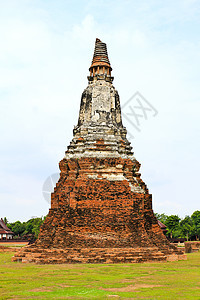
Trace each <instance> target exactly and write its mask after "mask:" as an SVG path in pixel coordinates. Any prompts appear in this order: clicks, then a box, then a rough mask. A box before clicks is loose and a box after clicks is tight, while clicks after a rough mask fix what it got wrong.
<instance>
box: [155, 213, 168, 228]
mask: <svg viewBox="0 0 200 300" xmlns="http://www.w3.org/2000/svg"><path fill="white" fill-rule="evenodd" d="M155 216H156V218H157V220H159V221H160V222H162V223H163V224H165V222H166V220H167V218H168V216H167V215H166V214H164V213H162V214H158V213H155ZM165 225H166V224H165Z"/></svg>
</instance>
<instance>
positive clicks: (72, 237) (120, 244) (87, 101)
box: [13, 39, 186, 263]
mask: <svg viewBox="0 0 200 300" xmlns="http://www.w3.org/2000/svg"><path fill="white" fill-rule="evenodd" d="M111 70H112V69H111V66H110V62H109V60H108V57H107V48H106V45H105V44H104V43H102V42H101V41H100V40H99V39H97V40H96V45H95V53H94V58H93V62H92V65H91V67H90V76H89V77H88V82H89V85H88V87H87V88H86V89H85V90H84V92H83V94H82V98H81V106H80V113H79V120H78V125H77V126H76V127H75V128H74V136H73V139H72V141H71V143H70V145H69V146H68V150H67V151H66V155H65V157H64V159H63V160H61V162H60V164H59V166H60V171H61V173H60V179H59V181H58V183H57V185H56V187H55V190H54V193H53V194H52V199H51V208H50V210H49V214H48V216H47V218H46V220H45V222H44V224H43V225H42V227H41V230H40V234H39V238H38V239H37V241H36V242H35V244H33V245H30V246H27V247H24V248H22V249H21V250H20V251H19V252H18V253H16V254H15V256H14V257H13V261H22V262H35V263H121V262H131V263H135V262H144V261H166V260H178V259H186V256H185V254H184V253H183V252H182V251H181V250H178V249H177V248H176V247H175V246H174V245H171V244H170V243H169V242H168V240H167V239H166V238H165V236H164V235H163V233H162V230H161V229H160V227H159V226H158V222H157V219H156V218H155V216H154V213H153V210H152V196H151V194H149V191H148V188H147V187H146V185H145V183H144V182H143V181H142V179H141V177H140V173H139V169H140V164H139V163H138V161H137V160H136V159H135V158H134V157H133V152H132V151H131V149H132V147H131V146H130V143H129V141H128V140H127V138H126V133H127V132H126V128H125V127H124V126H123V124H122V119H121V108H120V100H119V95H118V93H117V91H116V90H115V88H114V86H113V84H112V81H113V77H111Z"/></svg>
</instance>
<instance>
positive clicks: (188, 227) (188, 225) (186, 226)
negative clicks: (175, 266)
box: [180, 216, 194, 241]
mask: <svg viewBox="0 0 200 300" xmlns="http://www.w3.org/2000/svg"><path fill="white" fill-rule="evenodd" d="M180 229H181V231H182V234H183V237H186V238H187V241H188V240H189V238H191V236H192V235H193V231H194V225H193V221H192V219H191V217H190V216H186V217H185V218H184V219H183V220H181V221H180Z"/></svg>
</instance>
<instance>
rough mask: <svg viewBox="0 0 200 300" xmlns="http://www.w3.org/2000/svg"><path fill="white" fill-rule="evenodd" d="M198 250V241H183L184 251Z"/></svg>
mask: <svg viewBox="0 0 200 300" xmlns="http://www.w3.org/2000/svg"><path fill="white" fill-rule="evenodd" d="M198 251H200V241H191V242H185V253H193V252H198Z"/></svg>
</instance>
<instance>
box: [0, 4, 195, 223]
mask: <svg viewBox="0 0 200 300" xmlns="http://www.w3.org/2000/svg"><path fill="white" fill-rule="evenodd" d="M96 37H98V38H100V39H101V40H102V41H103V42H105V43H107V47H108V53H109V59H110V62H111V65H112V68H113V72H112V74H113V76H114V77H115V80H114V86H115V87H116V89H117V90H118V91H119V94H120V99H121V105H122V106H124V105H125V104H126V103H127V101H128V100H129V99H130V98H131V97H132V96H133V95H134V94H135V93H136V92H137V91H138V92H139V93H140V94H141V95H142V97H144V99H145V100H146V101H147V102H148V104H150V105H151V106H152V107H153V108H154V109H155V110H154V111H153V110H151V111H150V110H149V111H147V113H148V115H147V116H146V119H145V117H144V116H143V118H142V117H140V118H139V122H140V124H139V129H140V131H138V130H137V129H136V128H135V127H134V125H133V123H134V124H135V123H136V119H135V118H134V116H131V115H130V114H129V115H128V111H127V110H126V109H127V108H128V107H129V106H131V107H132V108H134V106H137V99H136V97H133V98H132V100H130V105H129V106H125V107H124V108H123V109H122V111H123V114H124V115H125V117H124V118H123V123H124V125H125V126H126V127H127V129H128V132H129V136H131V140H130V141H131V143H132V147H133V151H134V154H135V157H136V159H137V160H139V162H140V163H141V165H142V167H141V173H142V178H143V180H144V181H145V183H146V184H147V186H148V188H149V190H150V193H152V194H153V208H154V211H155V212H158V213H162V212H164V213H166V214H178V215H179V216H180V217H184V216H185V215H190V214H192V213H193V211H195V210H197V209H198V210H199V209H200V196H199V191H198V189H199V185H200V184H199V172H200V162H199V161H200V160H199V154H200V141H199V133H200V125H199V124H200V121H199V115H200V82H199V79H200V2H199V1H198V0H197V1H195V0H180V1H178V0H172V1H170V0H168V1H159V0H158V1H153V0H147V1H135V0H118V1H117V0H115V1H113V0H110V1H105V0H101V1H97V0H90V1H84V0H83V1H67V0H57V1H52V0H48V1H47V0H32V1H31V0H24V1H21V0H16V1H14V0H9V1H4V0H0V103H1V109H0V135H1V139H0V141H1V147H0V153H1V156H0V166H1V168H0V175H1V180H0V203H1V206H0V207H1V209H0V217H5V216H6V217H7V218H8V220H9V221H15V220H18V219H19V220H21V221H25V220H28V219H29V218H31V217H33V216H44V215H46V214H47V213H48V209H49V203H48V202H47V201H46V200H45V199H44V197H43V194H42V189H43V184H44V182H45V180H46V179H47V178H48V177H49V176H51V175H52V174H55V173H58V172H59V169H58V163H59V161H60V160H61V159H62V158H63V157H64V152H65V151H66V149H67V146H68V145H69V143H70V140H71V139H72V130H73V126H74V125H76V124H77V120H78V112H79V106H80V99H81V93H82V91H83V89H84V88H85V87H86V86H87V76H88V68H89V66H90V63H91V60H92V56H93V50H94V42H95V39H96ZM140 100H141V99H140ZM135 101H136V102H135ZM141 101H142V100H141ZM147 102H146V104H147ZM143 104H144V103H143ZM146 106H148V105H146ZM149 107H150V106H149ZM135 109H136V108H135ZM155 111H157V112H158V113H155V114H154V112H155ZM127 117H128V118H127ZM53 178H54V177H53Z"/></svg>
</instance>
